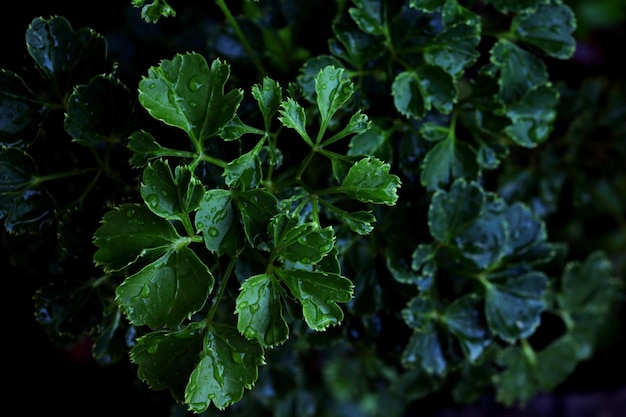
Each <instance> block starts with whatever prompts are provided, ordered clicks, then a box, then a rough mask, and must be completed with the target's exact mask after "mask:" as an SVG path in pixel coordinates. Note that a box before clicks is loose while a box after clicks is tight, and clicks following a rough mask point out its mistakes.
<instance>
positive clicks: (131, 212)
mask: <svg viewBox="0 0 626 417" xmlns="http://www.w3.org/2000/svg"><path fill="white" fill-rule="evenodd" d="M126 217H128V218H131V217H135V209H128V210H126Z"/></svg>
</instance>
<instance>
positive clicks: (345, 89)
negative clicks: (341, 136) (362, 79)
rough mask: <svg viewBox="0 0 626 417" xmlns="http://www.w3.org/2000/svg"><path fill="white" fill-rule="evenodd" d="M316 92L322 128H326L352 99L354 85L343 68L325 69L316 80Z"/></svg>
mask: <svg viewBox="0 0 626 417" xmlns="http://www.w3.org/2000/svg"><path fill="white" fill-rule="evenodd" d="M315 92H316V97H317V107H318V109H319V111H320V117H321V119H322V126H323V127H325V126H327V125H328V124H329V122H330V119H331V118H332V117H333V115H334V114H335V113H336V112H337V110H339V109H340V108H341V107H342V106H343V105H344V104H345V103H346V102H347V101H348V100H349V99H350V97H352V94H354V85H353V84H352V81H350V78H348V77H347V76H346V75H345V74H344V69H343V68H335V67H325V68H324V69H322V70H321V71H320V72H319V74H318V75H317V78H316V79H315Z"/></svg>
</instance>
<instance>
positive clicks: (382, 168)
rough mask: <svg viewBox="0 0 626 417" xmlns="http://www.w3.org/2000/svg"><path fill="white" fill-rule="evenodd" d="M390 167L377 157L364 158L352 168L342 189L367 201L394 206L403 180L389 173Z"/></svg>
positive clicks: (351, 195) (360, 199) (356, 197)
mask: <svg viewBox="0 0 626 417" xmlns="http://www.w3.org/2000/svg"><path fill="white" fill-rule="evenodd" d="M390 168H391V167H390V165H389V164H387V163H384V162H382V161H381V160H379V159H377V158H374V157H368V158H363V159H361V160H359V161H358V162H356V163H355V164H354V165H353V166H352V168H350V170H349V171H348V173H347V175H346V176H345V177H344V179H343V181H342V182H341V187H340V190H341V192H343V193H346V194H348V195H349V196H350V197H352V198H354V199H356V200H359V201H362V202H365V203H374V204H386V205H388V206H393V205H394V204H395V203H396V201H397V200H398V188H400V184H401V181H400V178H399V177H398V176H397V175H393V174H389V169H390Z"/></svg>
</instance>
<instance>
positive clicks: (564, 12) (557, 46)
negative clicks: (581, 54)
mask: <svg viewBox="0 0 626 417" xmlns="http://www.w3.org/2000/svg"><path fill="white" fill-rule="evenodd" d="M511 28H512V30H513V31H514V33H515V35H516V37H517V38H518V39H519V40H520V41H521V42H524V43H527V44H530V45H533V46H535V47H537V48H539V49H541V50H542V51H544V52H545V53H547V54H548V55H550V56H551V57H553V58H558V59H568V58H570V57H571V56H572V55H573V53H574V49H576V41H575V39H574V37H573V36H572V33H573V32H574V30H576V18H575V17H574V13H573V12H572V9H570V8H569V7H568V6H566V5H565V4H561V3H560V2H552V3H547V4H540V5H539V6H538V7H537V9H536V10H532V11H524V12H522V13H520V14H517V15H516V16H515V18H514V19H513V22H512V23H511Z"/></svg>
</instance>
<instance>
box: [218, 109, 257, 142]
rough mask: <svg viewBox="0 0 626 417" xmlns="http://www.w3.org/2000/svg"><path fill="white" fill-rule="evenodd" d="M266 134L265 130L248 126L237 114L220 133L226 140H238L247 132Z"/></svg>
mask: <svg viewBox="0 0 626 417" xmlns="http://www.w3.org/2000/svg"><path fill="white" fill-rule="evenodd" d="M250 133H251V134H255V135H264V134H265V132H264V131H262V130H259V129H257V128H255V127H252V126H248V125H247V124H245V123H244V122H242V121H241V119H240V118H239V116H237V115H235V117H233V118H232V120H231V121H230V122H228V123H226V125H224V127H222V128H221V129H220V131H219V132H218V135H219V137H220V138H222V139H224V140H225V141H226V142H230V141H233V140H237V139H239V138H241V137H242V136H243V135H246V134H250Z"/></svg>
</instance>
